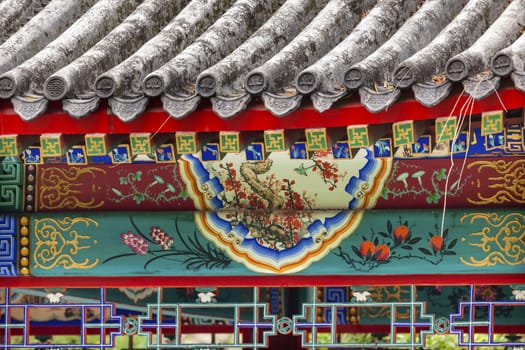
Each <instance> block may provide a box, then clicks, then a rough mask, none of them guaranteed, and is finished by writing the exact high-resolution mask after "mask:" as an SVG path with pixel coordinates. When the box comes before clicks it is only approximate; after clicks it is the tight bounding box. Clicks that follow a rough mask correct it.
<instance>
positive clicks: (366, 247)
mask: <svg viewBox="0 0 525 350" xmlns="http://www.w3.org/2000/svg"><path fill="white" fill-rule="evenodd" d="M375 251H376V247H375V245H374V243H372V242H370V241H364V242H363V243H361V245H360V246H359V252H360V253H361V255H362V256H363V257H365V258H368V257H369V256H372V254H374V253H375Z"/></svg>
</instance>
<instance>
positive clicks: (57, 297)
mask: <svg viewBox="0 0 525 350" xmlns="http://www.w3.org/2000/svg"><path fill="white" fill-rule="evenodd" d="M63 296H64V294H62V293H60V292H58V293H48V294H47V295H46V298H47V299H48V300H49V303H50V304H59V303H60V302H61V300H62V297H63Z"/></svg>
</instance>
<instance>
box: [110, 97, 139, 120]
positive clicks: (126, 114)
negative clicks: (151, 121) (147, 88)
mask: <svg viewBox="0 0 525 350" xmlns="http://www.w3.org/2000/svg"><path fill="white" fill-rule="evenodd" d="M109 105H110V107H111V111H112V112H113V113H114V114H115V115H116V116H117V117H118V118H119V119H120V120H122V121H123V122H129V121H132V120H134V119H135V118H137V117H138V116H139V115H141V114H142V113H144V111H145V110H146V106H147V105H148V98H147V97H146V96H138V97H134V98H123V97H112V98H110V99H109Z"/></svg>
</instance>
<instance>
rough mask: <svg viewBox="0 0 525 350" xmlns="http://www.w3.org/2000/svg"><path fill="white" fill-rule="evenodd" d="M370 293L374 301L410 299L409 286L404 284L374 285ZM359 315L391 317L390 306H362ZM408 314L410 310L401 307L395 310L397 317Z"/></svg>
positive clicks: (374, 317) (404, 317) (403, 317)
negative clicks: (390, 285)
mask: <svg viewBox="0 0 525 350" xmlns="http://www.w3.org/2000/svg"><path fill="white" fill-rule="evenodd" d="M370 292H371V293H372V295H371V296H370V298H371V299H372V300H374V301H381V302H394V303H395V302H401V301H407V300H410V288H407V287H405V286H394V287H386V286H382V287H379V286H378V287H375V288H373V289H371V290H370ZM359 311H360V317H368V318H372V319H377V318H383V317H391V312H390V311H391V308H389V307H380V308H378V307H364V308H360V309H359ZM409 316H410V310H409V309H408V308H403V309H400V310H396V317H397V318H398V319H406V318H408V317H409Z"/></svg>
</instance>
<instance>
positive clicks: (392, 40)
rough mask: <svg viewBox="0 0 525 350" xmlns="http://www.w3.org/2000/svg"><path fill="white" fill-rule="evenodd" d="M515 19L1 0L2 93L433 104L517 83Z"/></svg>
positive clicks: (229, 103) (18, 104)
mask: <svg viewBox="0 0 525 350" xmlns="http://www.w3.org/2000/svg"><path fill="white" fill-rule="evenodd" d="M73 4H74V5H73ZM44 6H45V7H44ZM524 26H525V0H513V1H510V2H509V1H508V0H470V1H467V0H462V1H457V0H426V1H420V0H378V1H376V0H286V1H285V0H237V1H234V0H175V1H168V0H98V1H96V0H78V1H75V2H72V1H65V0H52V1H45V0H33V1H28V0H24V1H22V0H16V1H13V0H3V1H0V98H1V99H8V98H12V99H11V102H12V103H13V106H14V108H15V111H16V112H17V113H18V114H19V115H20V116H21V117H23V118H24V119H32V118H35V117H37V116H38V115H40V114H42V113H45V110H46V106H47V101H48V100H62V103H63V109H64V110H65V111H66V112H67V113H69V114H70V115H71V116H73V117H76V118H78V117H82V116H85V115H88V114H89V113H91V112H93V111H95V110H96V109H97V108H98V106H99V102H100V100H101V99H109V104H110V106H111V108H112V110H113V112H114V113H115V114H116V115H117V116H118V117H119V118H121V119H122V120H124V121H128V120H132V119H134V118H136V117H138V116H139V115H140V114H141V113H142V112H143V111H144V110H145V109H146V108H147V104H148V100H149V99H151V98H154V97H156V96H160V97H161V99H162V101H163V107H164V109H165V110H166V111H167V112H168V113H169V114H170V115H171V116H173V117H175V118H182V117H185V116H187V115H188V114H190V113H191V112H192V111H194V110H195V109H197V108H199V105H200V104H201V103H202V102H203V101H204V100H206V99H210V100H211V103H212V108H213V110H214V111H215V112H216V113H217V114H218V115H219V116H221V117H223V118H231V117H233V116H235V115H236V114H238V113H239V112H241V111H243V110H245V109H246V108H248V107H249V105H250V103H251V102H250V101H252V100H254V99H256V100H260V99H262V101H263V102H264V104H265V107H266V108H267V109H269V110H270V111H271V112H272V113H274V114H276V115H286V114H288V113H290V112H291V111H293V110H295V109H297V108H300V106H301V104H302V103H303V102H304V100H305V99H311V100H312V102H313V106H314V108H315V109H317V110H318V111H325V110H327V109H329V108H331V107H332V104H333V103H335V102H336V101H338V100H340V99H343V98H345V96H347V95H349V94H350V93H352V92H353V91H355V90H359V95H360V97H361V103H362V104H363V105H364V106H365V107H366V108H368V109H369V110H370V111H372V112H377V111H381V110H383V109H385V108H387V107H388V106H389V105H391V104H393V103H395V102H396V100H397V98H398V97H399V95H400V94H401V89H410V88H411V90H412V92H411V93H413V96H414V97H415V99H416V100H417V101H418V102H419V103H421V104H423V105H425V106H433V105H436V104H438V103H439V102H440V101H441V100H443V99H444V98H446V97H447V96H448V94H449V93H450V91H451V89H452V86H453V85H454V84H463V85H464V88H465V91H466V92H467V93H469V94H470V95H471V96H472V97H474V98H476V99H481V98H484V97H486V96H487V95H488V94H490V93H492V92H493V91H494V90H497V89H498V87H499V84H500V83H502V82H503V81H505V82H506V83H505V84H509V83H510V84H513V85H514V86H515V87H516V88H517V89H520V90H522V91H525V34H524V33H523V29H524ZM408 91H409V93H410V90H408ZM404 94H405V93H404Z"/></svg>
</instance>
